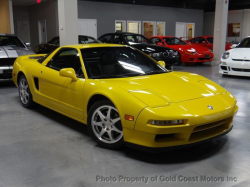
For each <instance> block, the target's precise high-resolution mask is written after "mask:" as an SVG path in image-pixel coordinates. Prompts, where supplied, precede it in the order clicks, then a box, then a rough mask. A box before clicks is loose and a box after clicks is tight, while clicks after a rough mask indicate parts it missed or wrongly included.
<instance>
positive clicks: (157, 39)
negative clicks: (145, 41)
mask: <svg viewBox="0 0 250 187" xmlns="http://www.w3.org/2000/svg"><path fill="white" fill-rule="evenodd" d="M150 40H151V41H152V42H153V43H154V44H157V43H158V42H161V40H160V39H159V38H151V39H150Z"/></svg>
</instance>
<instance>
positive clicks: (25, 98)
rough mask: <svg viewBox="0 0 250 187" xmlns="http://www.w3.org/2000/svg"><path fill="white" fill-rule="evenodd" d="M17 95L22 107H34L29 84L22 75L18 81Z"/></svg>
mask: <svg viewBox="0 0 250 187" xmlns="http://www.w3.org/2000/svg"><path fill="white" fill-rule="evenodd" d="M18 93H19V99H20V101H21V104H22V106H23V107H25V108H31V107H32V106H34V104H35V103H34V101H33V97H32V94H31V92H30V89H29V84H28V81H27V79H26V77H25V76H24V75H22V76H21V77H20V79H19V80H18Z"/></svg>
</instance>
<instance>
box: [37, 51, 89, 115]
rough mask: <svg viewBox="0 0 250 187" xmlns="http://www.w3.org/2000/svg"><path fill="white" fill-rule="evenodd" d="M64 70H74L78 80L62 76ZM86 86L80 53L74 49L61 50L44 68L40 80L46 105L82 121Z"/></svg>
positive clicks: (40, 88)
mask: <svg viewBox="0 0 250 187" xmlns="http://www.w3.org/2000/svg"><path fill="white" fill-rule="evenodd" d="M63 68H73V69H74V70H75V72H76V75H77V77H78V80H77V81H75V82H74V81H73V80H72V79H71V78H68V77H62V76H60V75H59V71H60V70H61V69H63ZM84 84H85V79H84V75H83V72H82V65H81V62H80V58H79V53H78V50H76V49H74V48H62V49H60V50H59V51H58V52H57V53H56V54H55V55H54V56H53V57H52V59H51V60H50V61H49V62H48V64H47V66H44V68H43V70H42V71H41V77H40V78H39V90H40V92H41V94H42V95H43V96H44V101H45V102H46V104H47V105H49V106H50V107H52V108H55V109H57V110H59V111H62V112H64V113H67V114H69V115H72V116H74V117H77V118H80V119H83V101H84V98H83V92H84Z"/></svg>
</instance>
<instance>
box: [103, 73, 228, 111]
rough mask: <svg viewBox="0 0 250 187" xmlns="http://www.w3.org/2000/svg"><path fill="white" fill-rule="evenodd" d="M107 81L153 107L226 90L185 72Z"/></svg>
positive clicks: (203, 78)
mask: <svg viewBox="0 0 250 187" xmlns="http://www.w3.org/2000/svg"><path fill="white" fill-rule="evenodd" d="M107 82H109V83H110V84H113V85H114V86H118V87H120V88H122V89H124V90H125V91H127V92H129V93H130V94H132V95H134V96H135V97H137V98H138V99H140V100H142V101H143V102H144V103H146V104H148V106H154V107H156V106H164V105H166V103H171V102H181V101H187V100H192V99H198V98H202V97H209V96H213V95H216V94H222V93H224V92H226V91H225V89H224V88H222V87H220V86H219V85H217V84H216V83H214V82H212V81H210V80H209V79H206V78H205V77H202V76H199V75H197V74H192V73H185V72H170V73H164V74H157V75H150V76H140V77H132V78H125V79H109V80H107ZM160 103H161V104H160Z"/></svg>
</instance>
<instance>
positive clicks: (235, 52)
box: [229, 48, 250, 60]
mask: <svg viewBox="0 0 250 187" xmlns="http://www.w3.org/2000/svg"><path fill="white" fill-rule="evenodd" d="M229 52H230V53H231V57H232V59H241V60H250V48H234V49H232V50H230V51H229Z"/></svg>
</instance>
